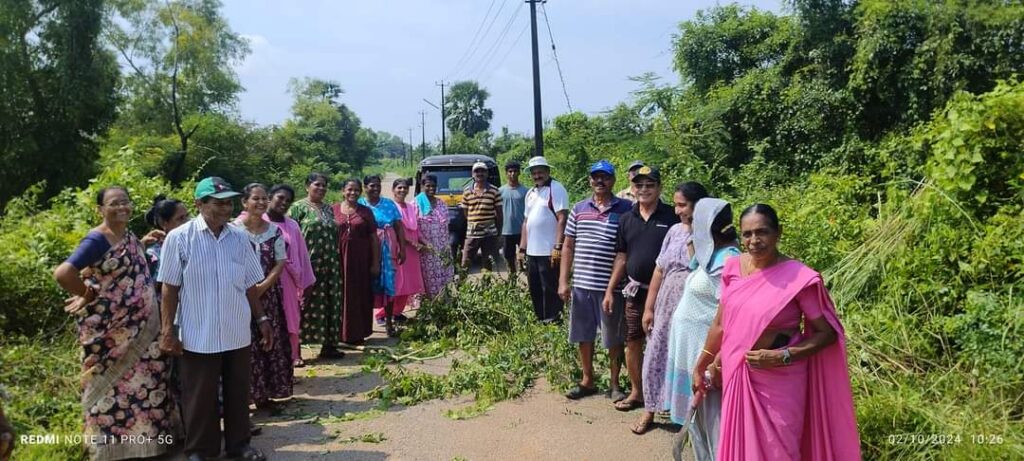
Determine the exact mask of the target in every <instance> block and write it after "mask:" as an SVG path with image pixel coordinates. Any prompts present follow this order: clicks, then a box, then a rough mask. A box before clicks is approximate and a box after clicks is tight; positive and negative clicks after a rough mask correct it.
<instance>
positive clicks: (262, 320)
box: [256, 315, 270, 324]
mask: <svg viewBox="0 0 1024 461" xmlns="http://www.w3.org/2000/svg"><path fill="white" fill-rule="evenodd" d="M269 321H270V317H267V316H266V315H264V316H263V317H260V318H258V319H256V323H257V324H260V323H263V322H269Z"/></svg>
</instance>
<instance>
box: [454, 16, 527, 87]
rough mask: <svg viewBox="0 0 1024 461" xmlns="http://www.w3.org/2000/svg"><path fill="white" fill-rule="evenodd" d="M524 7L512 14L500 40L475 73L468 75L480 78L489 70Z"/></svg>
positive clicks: (499, 36)
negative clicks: (480, 75)
mask: <svg viewBox="0 0 1024 461" xmlns="http://www.w3.org/2000/svg"><path fill="white" fill-rule="evenodd" d="M523 5H525V3H520V4H519V7H518V8H516V10H515V11H514V12H513V13H512V17H510V18H509V20H508V22H507V23H505V27H504V28H502V30H501V34H500V35H498V39H497V40H495V41H494V43H493V44H491V47H490V48H488V49H487V52H486V53H485V54H484V56H485V58H482V59H481V60H480V65H479V66H476V67H473V71H472V72H467V73H466V75H477V76H479V74H481V73H483V71H484V69H487V66H488V65H489V64H490V62H491V61H492V60H494V56H495V55H497V51H498V49H499V48H500V47H501V45H502V42H504V41H505V37H506V36H508V31H509V30H510V29H512V25H513V24H515V21H516V19H518V18H519V11H520V10H522V9H523Z"/></svg>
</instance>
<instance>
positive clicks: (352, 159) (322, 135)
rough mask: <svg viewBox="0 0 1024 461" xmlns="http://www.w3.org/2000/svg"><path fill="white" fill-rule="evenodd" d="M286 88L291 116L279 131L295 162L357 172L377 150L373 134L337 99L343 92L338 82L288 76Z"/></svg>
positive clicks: (333, 169) (339, 170)
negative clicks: (288, 81)
mask: <svg viewBox="0 0 1024 461" xmlns="http://www.w3.org/2000/svg"><path fill="white" fill-rule="evenodd" d="M289 88H290V89H289V91H291V93H292V94H293V95H294V96H295V102H294V103H293V104H292V115H293V118H292V119H291V120H288V121H287V122H285V125H284V128H283V130H282V133H281V135H282V136H283V137H285V138H286V142H285V146H286V147H285V148H286V149H288V150H289V151H291V152H292V153H293V154H294V155H295V156H296V157H297V158H296V160H297V161H307V160H308V161H313V162H319V163H322V164H325V165H328V166H329V167H330V169H331V170H332V171H333V172H336V173H337V172H349V173H356V172H361V171H362V170H363V168H364V167H365V166H366V165H368V164H369V163H370V161H371V160H372V158H373V156H374V153H375V151H376V150H377V137H376V135H375V134H374V133H373V132H372V131H370V130H367V129H365V128H362V127H361V126H360V124H361V122H360V120H359V117H357V116H356V114H355V113H354V112H352V111H351V110H350V109H349V108H348V106H346V105H345V104H343V103H342V102H341V101H339V99H340V98H341V95H342V94H343V93H344V90H343V89H342V88H341V85H340V84H339V83H338V82H335V81H331V80H321V79H314V78H305V79H302V80H299V79H292V80H291V82H290V83H289Z"/></svg>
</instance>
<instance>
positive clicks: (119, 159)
mask: <svg viewBox="0 0 1024 461" xmlns="http://www.w3.org/2000/svg"><path fill="white" fill-rule="evenodd" d="M139 157H140V156H139V155H138V154H137V153H136V151H135V150H134V149H132V148H130V147H125V148H123V149H120V150H118V151H116V152H110V153H105V154H104V157H103V158H102V159H101V162H100V166H101V173H100V174H99V176H97V177H96V178H95V179H93V180H92V182H91V183H90V184H89V186H88V187H86V188H84V189H65V190H64V191H63V192H61V193H60V194H59V195H57V196H56V197H54V198H53V199H51V200H50V202H49V205H50V207H49V208H48V209H40V208H39V207H38V206H36V205H35V203H37V197H38V194H39V193H40V191H42V190H43V186H42V184H38V185H37V186H35V187H33V188H30V189H29V190H28V191H27V192H26V193H25V194H23V195H22V196H21V197H19V198H17V199H15V200H12V201H11V204H10V205H9V206H8V208H7V213H6V215H4V216H3V217H2V218H0V306H5V307H4V309H3V310H0V331H4V332H5V335H8V334H10V335H17V334H24V335H41V336H42V337H44V338H52V337H53V336H55V334H56V333H55V332H54V331H53V330H54V328H58V327H59V326H60V325H63V324H64V322H65V321H66V320H67V314H65V313H64V311H63V310H62V309H61V307H62V306H63V302H62V301H63V299H64V298H65V296H64V294H63V293H62V292H61V290H60V288H59V287H58V286H57V284H56V282H54V281H53V276H52V274H53V270H54V268H56V266H57V265H59V264H60V263H61V262H63V261H64V260H65V259H66V258H67V257H68V256H70V255H71V252H72V251H73V250H74V248H75V247H76V246H77V245H78V242H79V240H81V238H82V237H83V236H84V235H85V234H86V233H87V232H88V231H89V229H90V228H92V227H93V226H95V225H96V224H98V223H99V221H100V219H99V217H98V215H97V213H96V211H95V210H96V201H95V200H96V193H97V192H98V191H99V190H100V189H102V188H103V187H106V186H110V185H121V186H124V187H125V188H127V189H128V192H129V194H130V195H131V198H132V201H133V202H134V203H135V210H134V216H133V218H132V221H131V224H130V226H131V229H132V230H133V231H134V232H135V233H136V235H139V236H141V235H142V234H144V233H145V232H147V231H148V230H147V227H148V226H147V224H146V223H145V220H144V219H143V214H144V213H145V212H146V210H147V209H148V208H149V205H150V203H152V201H153V197H155V196H156V195H157V194H165V195H168V196H170V197H177V198H179V199H183V201H185V202H186V203H189V202H190V201H189V200H187V199H188V198H189V197H191V196H192V193H191V191H192V189H193V187H194V186H193V184H192V183H190V182H189V183H185V184H182V185H181V187H180V188H177V189H174V188H172V187H171V186H170V185H169V184H168V183H167V182H166V181H164V180H163V179H161V178H154V177H151V176H148V175H146V173H145V172H144V171H143V169H142V168H141V166H140V164H139Z"/></svg>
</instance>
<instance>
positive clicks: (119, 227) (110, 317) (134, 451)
mask: <svg viewBox="0 0 1024 461" xmlns="http://www.w3.org/2000/svg"><path fill="white" fill-rule="evenodd" d="M96 205H97V206H98V207H99V212H100V215H102V216H103V223H102V224H100V225H99V226H96V227H95V228H93V229H92V230H91V231H89V233H88V234H86V235H85V238H83V239H82V241H81V243H79V245H78V248H76V249H75V252H74V253H73V254H72V255H71V257H69V258H68V259H67V261H65V262H63V263H61V265H60V266H58V267H57V269H56V271H54V278H55V279H56V280H57V283H58V284H60V286H61V288H63V289H64V290H66V291H67V292H69V293H71V294H72V295H73V297H72V298H71V299H69V300H68V304H67V305H66V306H65V307H64V309H65V311H67V312H68V313H71V314H73V315H76V316H77V317H78V319H77V323H78V342H79V344H80V345H81V347H82V352H83V354H82V375H81V380H82V387H83V390H82V410H83V417H84V419H85V424H84V426H85V428H84V429H85V434H86V435H87V436H93V437H95V438H94V440H96V441H98V443H96V444H89V445H88V446H87V448H88V450H89V452H90V455H91V457H92V459H97V460H116V459H128V458H146V457H153V456H158V455H161V454H163V453H164V452H165V451H167V449H168V448H169V447H170V445H169V444H168V443H160V441H166V440H173V437H174V435H175V429H176V424H172V421H177V415H176V412H177V410H176V406H175V405H174V403H173V402H172V400H171V398H170V393H169V392H168V381H169V380H168V376H169V373H170V367H169V366H168V361H167V360H168V359H167V357H165V356H163V355H161V353H160V348H159V347H158V345H157V340H158V336H159V332H160V319H159V310H158V308H157V304H156V293H155V292H154V290H153V278H152V277H151V276H150V273H149V266H148V264H147V260H146V254H145V250H144V249H143V244H142V243H141V242H140V240H139V239H138V238H136V237H135V235H134V234H133V233H132V232H131V231H130V230H128V221H129V220H130V219H131V217H132V207H133V205H132V201H131V199H130V198H129V196H128V191H127V190H126V189H124V188H123V187H118V186H113V187H108V188H105V189H102V190H100V191H99V193H98V194H97V196H96ZM144 239H145V240H146V241H148V242H155V241H156V234H155V233H150V234H147V235H146V237H144ZM122 436H131V437H138V438H137V439H136V440H151V442H144V443H109V441H111V440H115V441H119V440H121V438H122Z"/></svg>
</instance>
